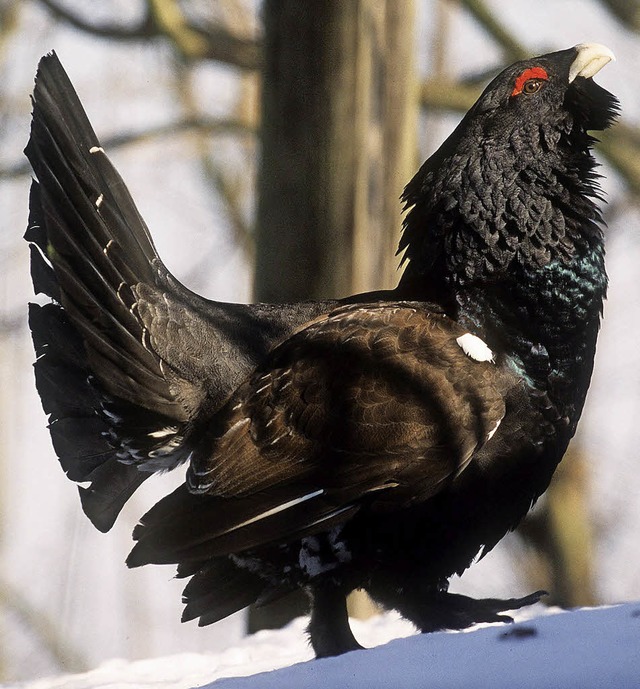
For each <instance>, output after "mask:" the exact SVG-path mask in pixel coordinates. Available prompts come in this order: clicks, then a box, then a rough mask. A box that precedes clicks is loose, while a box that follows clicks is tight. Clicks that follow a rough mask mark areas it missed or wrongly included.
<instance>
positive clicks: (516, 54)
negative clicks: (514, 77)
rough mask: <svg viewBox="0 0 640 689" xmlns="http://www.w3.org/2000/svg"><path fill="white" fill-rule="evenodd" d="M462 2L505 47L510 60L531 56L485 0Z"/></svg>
mask: <svg viewBox="0 0 640 689" xmlns="http://www.w3.org/2000/svg"><path fill="white" fill-rule="evenodd" d="M460 3H461V5H462V6H463V7H465V8H466V10H467V11H468V12H469V13H470V14H471V15H472V16H473V17H474V18H475V19H476V21H477V22H478V23H479V24H480V25H481V26H482V27H483V28H484V30H485V31H486V32H487V33H488V34H489V35H490V36H491V37H492V38H494V40H495V41H496V42H497V43H498V44H499V45H500V46H501V47H502V48H503V50H504V52H505V57H507V58H508V59H509V60H522V59H524V58H527V57H530V56H531V52H530V51H529V50H527V49H526V48H525V47H524V46H523V45H522V43H520V42H519V41H518V40H517V39H516V38H515V37H514V36H513V35H512V34H511V32H510V31H509V29H508V28H507V27H506V26H505V25H504V24H502V22H500V20H499V19H498V18H497V17H496V16H495V15H494V14H493V13H492V12H491V10H490V9H489V8H488V7H487V5H486V3H485V2H484V0H460Z"/></svg>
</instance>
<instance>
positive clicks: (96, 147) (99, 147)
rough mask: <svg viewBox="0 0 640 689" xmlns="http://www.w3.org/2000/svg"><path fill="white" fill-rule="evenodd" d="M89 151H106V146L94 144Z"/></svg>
mask: <svg viewBox="0 0 640 689" xmlns="http://www.w3.org/2000/svg"><path fill="white" fill-rule="evenodd" d="M89 153H104V148H102V146H92V147H91V148H90V149H89Z"/></svg>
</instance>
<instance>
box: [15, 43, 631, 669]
mask: <svg viewBox="0 0 640 689" xmlns="http://www.w3.org/2000/svg"><path fill="white" fill-rule="evenodd" d="M611 59H613V55H612V53H611V51H609V50H608V49H607V48H605V47H604V46H600V45H596V44H583V45H578V46H576V47H574V48H570V49H568V50H563V51H560V52H556V53H550V54H548V55H543V56H541V57H536V58H533V59H531V60H525V61H522V62H517V63H516V64H514V65H512V66H510V67H508V68H507V69H505V70H504V71H503V72H502V73H501V74H499V75H498V76H497V77H496V78H495V79H494V80H493V81H492V82H491V83H490V84H489V86H488V87H487V88H486V89H485V91H484V93H483V94H482V95H481V96H480V98H479V99H478V101H477V102H476V104H475V105H474V106H473V107H472V108H471V110H470V111H469V112H468V113H467V115H466V116H465V117H464V119H463V120H462V121H461V123H460V124H459V126H458V127H457V128H456V130H455V131H454V132H453V134H451V136H450V137H449V138H448V139H447V141H446V142H445V143H444V144H443V145H442V147H441V148H440V149H439V150H438V151H437V152H436V153H435V154H434V155H433V156H432V157H431V158H429V160H427V162H426V163H424V165H423V166H422V168H421V169H420V170H419V171H418V173H417V174H416V176H415V177H414V178H413V180H412V181H411V182H410V183H409V184H408V186H407V187H406V190H405V192H404V197H403V199H404V202H405V204H406V209H407V211H408V212H407V214H406V216H405V221H404V231H403V234H402V239H401V242H400V250H401V251H404V256H403V262H404V273H403V275H402V278H401V280H400V282H399V285H398V287H397V288H396V289H394V290H391V291H387V292H377V293H371V294H362V295H357V296H353V297H350V298H348V299H343V300H334V301H325V302H313V303H312V302H309V303H299V304H278V305H268V304H255V305H238V304H225V303H219V302H213V301H209V300H206V299H204V298H202V297H199V296H198V295H196V294H194V293H192V292H190V291H189V290H188V289H186V288H185V287H184V286H183V285H181V284H180V283H179V282H178V281H177V280H176V279H175V278H174V277H172V276H171V275H170V274H169V272H168V271H167V269H166V268H165V267H164V265H163V264H162V262H161V260H160V258H159V257H158V255H157V253H156V250H155V248H154V246H153V243H152V240H151V237H150V235H149V232H148V230H147V227H146V225H145V224H144V221H143V220H142V218H141V217H140V215H139V213H138V211H137V209H136V207H135V205H134V203H133V201H132V199H131V197H130V195H129V193H128V191H127V189H126V187H125V185H124V183H123V182H122V179H121V178H120V176H119V175H118V173H117V172H116V170H115V169H114V168H113V166H112V165H111V163H110V162H109V160H108V158H107V156H106V155H105V152H104V151H103V149H102V148H101V146H100V143H99V141H98V139H97V138H96V135H95V134H94V132H93V130H92V128H91V126H90V124H89V121H88V119H87V117H86V115H85V113H84V111H83V109H82V106H81V104H80V101H79V100H78V97H77V95H76V93H75V91H74V89H73V87H72V85H71V83H70V81H69V79H68V77H67V75H66V74H65V72H64V70H63V68H62V66H61V65H60V63H59V61H58V59H57V57H56V56H55V55H54V54H50V55H48V56H46V57H44V58H43V59H42V61H41V63H40V66H39V69H38V74H37V77H36V84H35V91H34V96H33V123H32V128H31V138H30V141H29V144H28V146H27V148H26V154H27V156H28V158H29V160H30V161H31V164H32V166H33V169H34V172H35V175H36V177H37V181H34V182H33V185H32V190H31V196H30V211H31V213H30V219H29V228H28V230H27V234H26V239H27V240H28V241H29V242H30V243H31V250H32V262H31V271H32V276H33V282H34V287H35V290H36V292H42V293H44V294H45V295H47V296H48V297H50V298H51V302H50V303H48V304H46V305H44V306H37V305H31V309H30V326H31V330H32V333H33V340H34V345H35V349H36V354H37V360H36V363H35V372H36V383H37V387H38V391H39V393H40V396H41V398H42V402H43V406H44V409H45V411H46V412H47V413H48V414H49V420H50V430H51V435H52V439H53V444H54V447H55V449H56V452H57V454H58V456H59V458H60V462H61V464H62V467H63V469H64V470H65V471H66V472H67V475H68V476H69V478H70V479H71V480H73V481H77V482H88V483H89V484H90V485H89V487H88V488H86V487H85V488H80V494H81V499H82V504H83V507H84V510H85V512H86V513H87V515H88V516H89V518H90V519H91V520H92V522H93V523H94V524H95V525H96V526H97V528H99V529H100V530H103V531H106V530H108V529H109V528H110V527H111V525H112V524H113V522H114V520H115V518H116V517H117V515H118V512H119V511H120V509H121V508H122V505H123V504H124V503H125V502H126V500H127V499H128V498H129V497H130V495H131V494H132V493H133V492H134V491H135V490H136V488H137V487H138V486H139V485H140V484H141V483H142V482H143V481H144V480H145V479H146V478H147V477H148V476H150V475H151V474H152V473H154V472H156V471H162V470H167V469H172V468H174V467H176V466H178V465H179V464H181V463H186V465H187V475H186V482H185V483H184V484H183V485H182V486H181V487H180V488H178V489H177V490H176V491H175V492H173V493H172V494H171V495H168V496H167V497H165V498H164V499H163V500H161V501H160V502H159V503H158V504H157V505H156V506H155V507H153V508H152V509H151V510H150V511H149V512H148V513H147V514H146V515H145V516H144V517H143V518H142V520H141V523H140V524H139V525H138V526H137V527H136V529H135V531H134V539H135V540H136V541H137V543H136V545H135V547H134V548H133V551H132V552H131V554H130V555H129V559H128V564H129V565H130V566H132V567H135V566H138V565H143V564H147V563H173V564H177V565H178V574H179V576H183V577H191V580H190V581H189V582H188V584H187V586H186V588H185V591H184V601H185V603H186V608H185V611H184V616H183V617H184V619H185V620H188V619H194V618H199V621H200V624H203V625H204V624H209V623H211V622H215V621H216V620H219V619H221V618H223V617H225V616H226V615H229V614H230V613H232V612H235V611H236V610H239V609H240V608H242V607H244V606H246V605H249V604H251V603H254V602H256V601H257V602H258V603H260V602H265V601H268V600H272V599H274V598H277V597H279V596H281V595H283V594H285V593H287V592H289V591H291V590H294V589H296V588H300V587H302V588H304V589H306V590H308V591H309V592H310V594H311V597H312V613H311V622H310V628H309V630H310V635H311V643H312V644H313V647H314V649H315V652H316V654H317V655H318V656H327V655H334V654H338V653H342V652H344V651H348V650H351V649H354V648H358V647H359V646H358V644H357V642H356V640H355V639H354V637H353V635H352V633H351V630H350V628H349V624H348V619H347V613H346V607H345V596H346V595H347V594H348V593H349V592H350V591H352V590H353V589H354V588H357V587H362V588H364V589H366V590H367V591H368V592H369V593H370V594H371V595H372V596H373V598H374V599H375V600H377V601H379V602H380V603H381V604H382V605H383V606H385V607H388V608H395V609H397V610H398V611H400V613H401V614H402V615H404V616H405V617H407V618H408V619H409V620H411V621H412V622H414V623H415V624H416V625H417V626H418V628H419V629H421V630H423V631H431V630H436V629H444V628H449V629H461V628H464V627H467V626H469V625H471V624H473V623H474V622H479V621H497V620H505V619H509V618H508V617H506V616H504V615H502V614H501V613H503V612H504V611H507V610H512V609H515V608H517V607H520V606H522V605H526V604H529V603H531V602H534V601H535V600H538V598H539V596H540V593H537V594H533V595H531V596H528V597H526V598H522V599H510V600H494V599H485V600H473V599H471V598H467V597H464V596H460V595H455V594H450V593H448V591H447V588H448V580H449V578H450V577H451V576H452V575H453V574H454V573H461V572H462V571H463V570H465V569H466V568H467V567H468V566H469V564H470V563H471V561H472V560H473V559H474V557H475V556H476V555H477V554H478V553H479V552H487V551H488V550H490V549H491V548H493V546H494V545H495V544H496V543H497V542H498V541H499V540H500V539H501V538H502V536H503V535H504V534H505V533H506V532H507V531H509V530H510V529H513V528H514V527H515V526H516V525H517V524H518V522H519V521H520V520H521V519H522V517H523V516H524V515H525V513H526V512H527V510H528V509H529V508H530V507H531V505H532V503H533V502H534V501H535V500H536V499H537V498H538V497H539V496H540V495H541V494H542V493H543V491H544V490H545V489H546V487H547V486H548V484H549V481H550V479H551V476H552V474H553V471H554V469H555V467H556V465H557V464H558V462H559V461H560V459H561V458H562V455H563V454H564V452H565V450H566V447H567V444H568V442H569V440H570V438H571V437H572V435H573V434H574V431H575V429H576V424H577V423H578V419H579V417H580V413H581V410H582V406H583V403H584V399H585V395H586V392H587V388H588V385H589V379H590V376H591V371H592V365H593V357H594V351H595V345H596V337H597V332H598V328H599V322H600V315H601V310H602V303H603V298H604V296H605V291H606V284H607V278H606V274H605V268H604V248H603V231H602V228H603V223H602V219H601V215H600V212H599V210H598V202H599V201H600V199H601V192H600V190H599V187H598V175H597V174H596V172H595V168H596V163H595V160H594V158H593V156H592V153H591V148H592V145H593V143H594V141H595V140H594V139H593V138H592V137H591V136H590V134H589V133H588V131H589V130H600V129H604V128H606V127H608V126H609V125H610V124H611V123H612V122H613V120H614V119H615V117H616V113H617V110H618V105H617V100H616V99H615V97H614V96H612V95H611V94H610V93H608V92H607V91H605V90H604V89H602V88H601V87H600V86H598V85H596V84H595V83H594V82H593V80H592V77H593V75H594V74H595V73H596V72H597V71H598V70H599V69H600V68H601V67H602V66H603V65H605V64H606V63H607V62H608V61H609V60H611Z"/></svg>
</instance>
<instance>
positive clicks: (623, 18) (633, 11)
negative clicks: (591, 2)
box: [600, 0, 640, 32]
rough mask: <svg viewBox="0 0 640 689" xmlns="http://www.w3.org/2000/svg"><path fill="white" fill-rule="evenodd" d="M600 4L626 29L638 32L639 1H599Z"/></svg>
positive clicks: (639, 20)
mask: <svg viewBox="0 0 640 689" xmlns="http://www.w3.org/2000/svg"><path fill="white" fill-rule="evenodd" d="M600 4H602V5H604V7H605V8H606V9H607V10H609V12H611V14H612V15H613V16H614V17H615V18H616V19H617V20H618V21H619V22H621V23H622V24H623V25H624V26H626V27H627V28H628V29H632V30H633V31H639V32H640V1H639V0H600Z"/></svg>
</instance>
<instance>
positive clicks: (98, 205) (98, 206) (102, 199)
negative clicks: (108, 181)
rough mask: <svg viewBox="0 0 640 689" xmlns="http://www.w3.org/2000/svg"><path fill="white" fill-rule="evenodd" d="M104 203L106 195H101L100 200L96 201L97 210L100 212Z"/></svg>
mask: <svg viewBox="0 0 640 689" xmlns="http://www.w3.org/2000/svg"><path fill="white" fill-rule="evenodd" d="M103 201H104V194H100V196H98V198H97V199H96V208H97V209H98V210H100V206H101V205H102V202H103Z"/></svg>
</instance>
